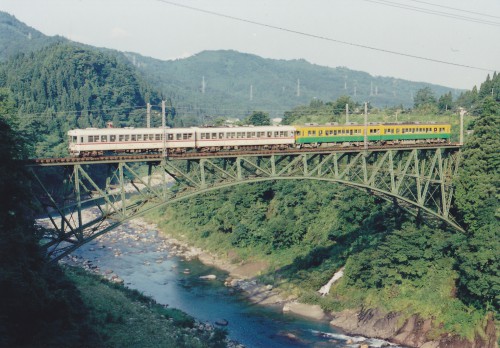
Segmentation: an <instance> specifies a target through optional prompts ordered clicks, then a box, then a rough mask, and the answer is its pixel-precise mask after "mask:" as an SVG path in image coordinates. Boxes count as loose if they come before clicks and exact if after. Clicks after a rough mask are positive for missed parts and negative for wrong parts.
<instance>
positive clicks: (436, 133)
mask: <svg viewBox="0 0 500 348" xmlns="http://www.w3.org/2000/svg"><path fill="white" fill-rule="evenodd" d="M365 130H367V134H368V137H367V140H368V142H369V144H371V145H373V144H381V145H383V144H389V145H393V144H420V143H442V142H449V140H450V137H451V125H450V124H447V123H434V122H427V123H419V122H414V123H369V124H368V125H367V126H365V125H360V124H355V123H351V124H345V125H339V124H326V125H317V124H309V125H304V126H296V132H295V142H296V143H297V145H298V146H300V147H319V146H360V145H363V144H364V137H365Z"/></svg>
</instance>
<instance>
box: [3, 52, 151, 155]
mask: <svg viewBox="0 0 500 348" xmlns="http://www.w3.org/2000/svg"><path fill="white" fill-rule="evenodd" d="M0 87H3V88H7V89H8V92H9V93H10V95H11V98H12V100H13V102H14V105H15V106H16V109H15V113H13V114H12V116H16V117H17V119H18V121H19V125H20V127H21V129H22V130H23V132H24V134H25V135H26V136H27V137H29V138H30V139H31V141H30V143H31V144H36V147H35V149H34V156H37V157H52V156H59V155H64V154H65V153H66V148H65V144H64V142H63V140H64V139H66V132H67V131H68V130H69V129H73V128H85V127H104V126H105V123H106V122H107V121H113V122H114V123H115V124H116V126H118V127H120V126H130V125H145V117H144V108H143V106H144V105H145V104H146V100H150V101H152V103H155V102H156V103H158V102H159V99H158V94H157V93H155V92H152V91H151V89H150V88H149V87H148V86H147V85H146V84H145V83H144V82H143V81H142V80H141V78H140V77H139V76H138V75H137V73H136V72H135V70H134V68H133V67H132V66H131V65H130V64H129V63H128V62H126V61H124V60H123V59H120V56H117V55H112V54H107V53H102V52H100V51H96V50H92V49H88V48H84V47H79V46H77V45H70V44H63V43H60V44H56V45H52V46H48V47H46V48H43V49H42V50H40V51H37V52H31V53H27V54H20V55H19V56H17V57H16V58H15V59H12V60H9V61H8V62H6V63H4V64H2V65H1V66H0ZM138 105H139V106H140V107H139V108H138V107H137V106H138Z"/></svg>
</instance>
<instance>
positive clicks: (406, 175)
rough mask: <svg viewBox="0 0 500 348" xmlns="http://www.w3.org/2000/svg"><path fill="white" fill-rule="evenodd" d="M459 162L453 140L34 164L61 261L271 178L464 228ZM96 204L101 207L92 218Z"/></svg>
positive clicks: (50, 246) (52, 245) (48, 242)
mask: <svg viewBox="0 0 500 348" xmlns="http://www.w3.org/2000/svg"><path fill="white" fill-rule="evenodd" d="M459 159H460V150H459V147H458V146H456V145H447V146H439V147H438V146H434V147H414V148H383V149H368V150H365V149H336V150H331V149H329V150H321V149H314V150H312V149H310V150H309V151H306V152H304V151H295V152H293V151H288V152H283V153H247V154H241V153H240V154H217V155H206V154H185V155H183V156H177V157H160V156H157V157H156V158H151V157H150V158H138V159H131V158H126V157H116V158H108V159H101V160H97V159H96V160H92V161H88V160H87V161H85V162H78V161H75V162H74V163H73V162H71V163H66V162H56V163H37V164H32V165H30V166H29V167H30V170H31V173H32V175H33V178H34V180H33V182H34V185H33V189H34V191H35V192H36V196H37V202H38V205H39V206H41V207H43V208H44V209H45V212H46V213H47V216H48V218H47V220H46V221H47V224H48V225H49V227H50V228H49V229H48V230H47V231H48V232H47V234H46V238H45V239H44V245H43V248H44V250H45V252H46V254H47V256H48V257H50V258H51V259H52V260H54V261H57V260H59V259H61V258H62V257H64V256H66V255H68V254H69V253H71V252H72V251H73V250H75V249H77V248H78V247H80V246H81V245H83V244H85V243H87V242H89V241H90V240H92V239H94V238H96V237H98V236H100V235H102V234H103V233H106V232H108V231H110V230H111V229H113V228H115V227H117V226H119V225H120V224H122V223H124V222H126V221H128V220H131V219H133V218H135V217H138V216H141V215H144V214H146V213H147V212H150V211H152V210H154V209H157V208H159V207H161V206H164V205H166V204H171V203H174V202H176V201H179V200H181V199H185V198H189V197H192V196H194V195H197V194H201V193H204V192H208V191H212V190H217V189H221V188H225V187H230V186H233V185H239V184H244V183H253V182H260V181H266V180H322V181H328V182H332V183H341V184H344V185H348V186H351V187H354V188H358V189H360V190H364V191H367V192H371V193H372V194H375V195H377V196H380V197H382V198H384V199H387V200H390V201H393V202H396V203H397V204H399V205H400V206H401V207H403V208H404V209H406V210H408V211H409V212H411V213H412V214H415V215H416V214H420V215H421V216H425V218H426V219H440V220H442V221H443V222H445V223H447V224H449V225H450V226H452V227H453V228H455V229H457V230H460V231H463V230H462V228H461V227H460V226H459V225H458V224H457V223H456V222H455V221H454V220H453V217H452V216H451V215H450V207H451V203H452V198H453V177H454V175H455V173H456V170H457V168H458V166H459ZM58 182H59V183H58ZM49 187H52V188H55V189H57V193H56V191H55V190H54V189H49ZM89 208H93V209H91V210H92V212H93V213H92V214H91V216H89V214H88V213H87V212H88V209H89Z"/></svg>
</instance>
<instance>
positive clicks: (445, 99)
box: [438, 92, 453, 112]
mask: <svg viewBox="0 0 500 348" xmlns="http://www.w3.org/2000/svg"><path fill="white" fill-rule="evenodd" d="M452 106H453V97H452V95H451V92H448V93H446V94H443V95H442V96H440V97H439V100H438V108H439V111H441V112H445V111H447V110H450V109H451V108H452Z"/></svg>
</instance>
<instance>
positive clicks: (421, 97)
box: [413, 87, 437, 109]
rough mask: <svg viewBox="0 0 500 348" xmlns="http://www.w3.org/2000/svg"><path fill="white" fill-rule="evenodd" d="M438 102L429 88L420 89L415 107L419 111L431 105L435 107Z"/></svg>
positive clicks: (416, 96) (414, 99)
mask: <svg viewBox="0 0 500 348" xmlns="http://www.w3.org/2000/svg"><path fill="white" fill-rule="evenodd" d="M436 102H437V101H436V97H435V96H434V92H433V91H432V89H430V88H429V87H425V88H422V89H419V90H418V91H417V94H416V95H415V97H414V98H413V106H414V107H415V108H417V109H418V108H422V107H425V106H429V105H432V106H434V105H436Z"/></svg>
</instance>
